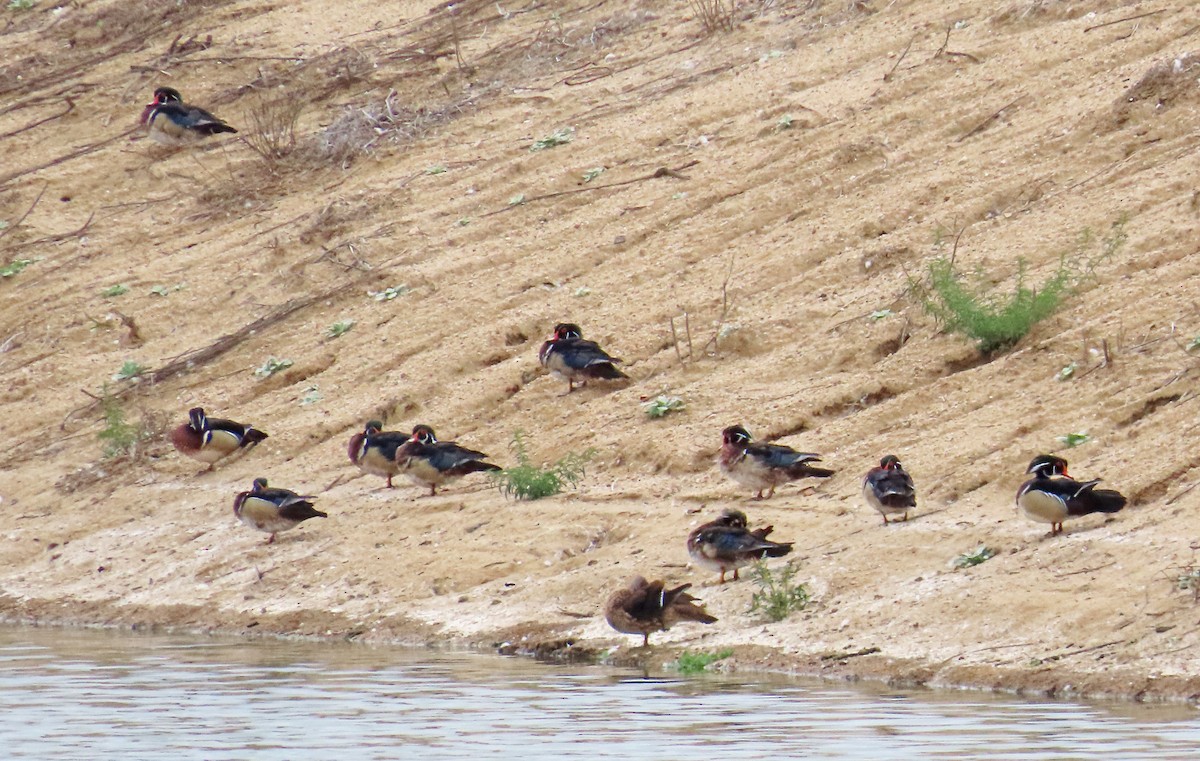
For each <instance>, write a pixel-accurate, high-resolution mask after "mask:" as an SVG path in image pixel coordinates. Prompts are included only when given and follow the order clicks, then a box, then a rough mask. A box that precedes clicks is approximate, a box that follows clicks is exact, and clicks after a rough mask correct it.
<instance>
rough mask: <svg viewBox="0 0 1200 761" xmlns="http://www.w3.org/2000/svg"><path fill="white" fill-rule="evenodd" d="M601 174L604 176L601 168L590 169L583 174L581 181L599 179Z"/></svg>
mask: <svg viewBox="0 0 1200 761" xmlns="http://www.w3.org/2000/svg"><path fill="white" fill-rule="evenodd" d="M602 174H604V167H602V166H597V167H592V168H591V169H589V170H587V171H586V172H584V173H583V181H584V182H591V181H592V180H594V179H596V178H597V177H599V176H600V175H602Z"/></svg>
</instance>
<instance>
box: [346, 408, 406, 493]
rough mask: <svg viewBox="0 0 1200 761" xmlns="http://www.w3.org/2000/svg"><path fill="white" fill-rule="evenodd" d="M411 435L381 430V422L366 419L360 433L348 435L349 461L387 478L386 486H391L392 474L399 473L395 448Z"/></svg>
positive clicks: (368, 471)
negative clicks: (365, 423)
mask: <svg viewBox="0 0 1200 761" xmlns="http://www.w3.org/2000/svg"><path fill="white" fill-rule="evenodd" d="M410 438H411V436H410V435H409V434H407V433H402V432H400V431H385V430H383V422H382V421H379V420H368V421H367V425H366V427H365V428H363V430H362V433H356V434H354V435H353V436H351V437H350V444H349V445H348V446H347V448H346V449H347V453H348V454H349V455H350V462H352V463H354V464H355V465H357V466H358V467H359V468H361V469H362V471H363V472H364V473H370V474H371V475H375V476H380V477H382V478H386V479H387V488H389V489H390V488H392V476H395V475H398V474H399V473H400V466H399V465H398V464H397V463H396V450H397V449H399V448H400V447H401V446H403V445H404V443H405V442H406V441H408V440H409V439H410Z"/></svg>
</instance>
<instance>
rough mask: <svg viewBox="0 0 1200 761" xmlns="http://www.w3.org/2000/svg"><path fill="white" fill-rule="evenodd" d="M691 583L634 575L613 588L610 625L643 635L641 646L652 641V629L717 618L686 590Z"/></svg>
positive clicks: (606, 610) (607, 605) (608, 611)
mask: <svg viewBox="0 0 1200 761" xmlns="http://www.w3.org/2000/svg"><path fill="white" fill-rule="evenodd" d="M690 586H692V585H691V584H683V585H681V586H678V587H675V588H674V589H667V588H666V587H665V585H664V584H663V582H661V581H650V582H648V581H646V579H644V578H643V577H641V576H634V577H633V578H632V579H630V580H629V584H628V585H627V586H625V587H624V588H622V589H618V590H617V591H616V592H613V593H612V595H611V596H609V598H608V602H606V603H605V605H604V617H605V618H606V619H608V625H609V626H611V627H612V628H614V629H616V630H617V631H619V632H622V633H624V634H640V635H642V647H645V646H647V645H649V644H650V634H651V633H652V632H662V631H666V630H667V629H670V628H671V626H673V625H674V624H677V623H679V622H680V621H695V622H697V623H701V624H711V623H715V622H716V620H717V619H716V617H715V616H710V615H709V614H708V611H706V610H705V609H704V606H703V605H697V604H696V603H698V602H700V601H699V600H697V599H696V598H695V597H692V596H691V595H690V594H688V593H687V589H688V587H690Z"/></svg>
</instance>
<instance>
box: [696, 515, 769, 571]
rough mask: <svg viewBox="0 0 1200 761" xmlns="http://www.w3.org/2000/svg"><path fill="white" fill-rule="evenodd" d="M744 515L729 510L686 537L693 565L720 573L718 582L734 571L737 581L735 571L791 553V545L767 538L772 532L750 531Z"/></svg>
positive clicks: (762, 529) (767, 527) (758, 529)
mask: <svg viewBox="0 0 1200 761" xmlns="http://www.w3.org/2000/svg"><path fill="white" fill-rule="evenodd" d="M748 526H749V521H748V520H747V518H746V514H745V513H743V512H742V511H741V510H735V509H732V508H728V509H726V510H723V511H722V512H721V515H720V516H719V517H718V518H717V519H716V520H713V521H709V522H708V523H705V524H702V525H700V526H697V527H696V528H694V529H692V532H691V533H690V534H688V540H687V548H688V554H689V555H691V557H692V560H694V561H695V562H696V565H698V566H701V567H702V568H707V569H709V570H710V571H719V572H720V573H721V578H720V581H719V582H718V583H720V584H724V583H725V573H726V572H727V571H733V580H734V581H737V580H738V569H740V568H742V567H744V566H747V565H750V564H751V563H753V562H754V561H756V560H762V559H764V558H780V557H783V556H784V555H786V554H788V553H789V552H791V551H792V543H791V542H773V541H771V540H770V539H767V535H768V534H770V533H771V531H772V530H773V527H772V526H765V527H763V528H757V529H754V530H753V531H751V530H750V529H749V528H748Z"/></svg>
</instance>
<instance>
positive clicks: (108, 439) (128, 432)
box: [96, 386, 143, 457]
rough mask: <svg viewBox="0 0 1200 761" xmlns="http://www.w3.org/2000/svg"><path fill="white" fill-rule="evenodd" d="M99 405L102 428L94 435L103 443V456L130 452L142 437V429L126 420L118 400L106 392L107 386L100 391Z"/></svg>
mask: <svg viewBox="0 0 1200 761" xmlns="http://www.w3.org/2000/svg"><path fill="white" fill-rule="evenodd" d="M100 406H101V409H103V410H104V428H103V429H101V431H100V433H98V434H96V435H97V436H98V437H99V438H100V441H101V443H102V444H103V445H104V456H105V457H120V456H121V455H125V454H132V453H133V451H134V449H135V448H136V447H137V445H138V442H139V441H141V440H142V438H143V433H142V429H141V428H139V427H138V426H135V425H132V424H130V423H128V422H126V420H125V410H124V409H122V408H121V402H120V400H118V399H117V397H115V396H113V395H112V394H110V393H109V392H108V387H107V386H106V387H105V388H104V389H103V390H102V391H101V396H100Z"/></svg>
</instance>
